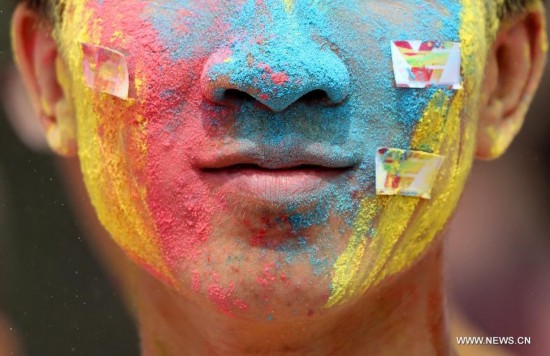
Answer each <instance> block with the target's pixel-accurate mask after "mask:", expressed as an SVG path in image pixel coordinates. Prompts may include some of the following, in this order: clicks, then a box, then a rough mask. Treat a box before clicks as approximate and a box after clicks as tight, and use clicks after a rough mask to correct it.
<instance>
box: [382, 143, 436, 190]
mask: <svg viewBox="0 0 550 356" xmlns="http://www.w3.org/2000/svg"><path fill="white" fill-rule="evenodd" d="M442 162H443V157H442V156H439V155H436V154H433V153H426V152H421V151H410V150H402V149H399V148H387V147H384V148H379V149H378V151H377V153H376V194H378V195H405V196H411V197H419V198H424V199H430V198H431V195H430V193H431V191H432V187H433V185H434V182H435V178H436V176H437V172H438V171H439V167H441V163H442Z"/></svg>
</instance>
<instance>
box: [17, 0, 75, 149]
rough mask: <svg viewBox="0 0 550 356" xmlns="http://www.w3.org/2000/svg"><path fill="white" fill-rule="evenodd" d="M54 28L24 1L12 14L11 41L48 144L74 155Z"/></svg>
mask: <svg viewBox="0 0 550 356" xmlns="http://www.w3.org/2000/svg"><path fill="white" fill-rule="evenodd" d="M52 31H53V28H52V26H51V24H50V23H49V22H48V20H47V19H45V18H44V17H43V16H41V15H40V14H38V13H37V12H35V11H32V10H30V9H29V8H28V7H27V6H26V5H25V4H20V5H18V6H17V8H16V10H15V12H14V14H13V18H12V45H13V53H14V54H15V59H16V62H17V66H18V68H19V71H20V73H21V76H22V78H23V81H24V83H25V86H26V88H27V92H28V93H29V97H30V99H31V102H32V105H33V107H34V110H35V111H36V113H37V114H38V116H39V118H40V121H41V123H42V125H43V126H44V129H45V131H46V137H47V140H48V143H49V145H50V147H51V148H52V149H53V150H54V151H55V152H57V153H59V154H60V155H63V156H74V155H75V154H76V152H77V146H76V124H75V117H74V110H73V107H72V101H71V100H70V95H68V94H69V93H70V91H69V88H68V81H67V80H66V79H67V78H68V76H67V72H68V71H67V68H66V65H65V63H64V61H63V59H62V57H61V55H60V54H59V52H58V48H57V44H56V42H55V40H54V39H53V37H52Z"/></svg>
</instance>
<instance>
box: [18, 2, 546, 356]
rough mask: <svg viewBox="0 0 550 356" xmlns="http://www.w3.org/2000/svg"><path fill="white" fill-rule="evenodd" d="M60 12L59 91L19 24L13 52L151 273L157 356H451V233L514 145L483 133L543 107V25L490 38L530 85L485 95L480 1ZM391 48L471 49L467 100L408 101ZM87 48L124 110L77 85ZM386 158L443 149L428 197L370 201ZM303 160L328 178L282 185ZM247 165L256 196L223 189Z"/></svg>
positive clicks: (149, 5) (144, 305)
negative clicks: (513, 52)
mask: <svg viewBox="0 0 550 356" xmlns="http://www.w3.org/2000/svg"><path fill="white" fill-rule="evenodd" d="M63 4H64V13H63V21H62V22H60V24H59V25H58V26H56V28H55V29H54V31H53V33H54V37H55V42H54V41H51V42H48V41H47V39H43V41H42V40H39V41H36V42H34V43H35V44H36V43H37V44H38V45H35V47H34V52H33V51H31V52H32V53H41V51H42V53H45V54H51V56H47V55H44V56H43V57H42V58H40V56H38V57H39V58H38V59H41V60H44V61H45V62H40V61H39V63H40V64H39V65H35V68H38V67H40V66H50V67H51V68H52V70H53V69H54V68H55V70H54V73H55V74H56V77H55V83H54V84H56V85H57V86H54V87H53V89H51V88H49V89H48V85H45V84H44V83H49V84H52V81H51V78H49V77H46V78H43V77H41V76H40V75H39V74H36V75H37V76H38V80H34V82H33V77H32V75H31V73H30V72H32V70H31V69H30V64H29V63H30V62H31V61H29V60H28V53H30V52H29V51H26V50H25V47H23V46H19V47H18V45H17V43H25V42H26V41H27V43H30V41H28V40H29V38H27V37H25V36H28V35H29V34H28V33H26V32H25V31H24V30H23V29H24V28H25V27H24V26H20V27H18V26H17V24H20V25H23V24H24V20H23V19H24V18H25V17H24V16H25V15H24V13H23V11H24V10H21V11H20V12H21V14H19V15H17V14H16V19H18V18H19V19H21V20H19V21H17V20H16V21H14V23H16V26H15V28H14V33H15V38H16V41H15V42H16V48H19V50H16V53H18V55H19V57H20V59H19V61H20V63H22V64H20V65H21V66H22V68H23V73H26V74H24V75H26V81H27V83H28V85H29V87H30V88H31V93H33V92H34V93H35V97H34V101H35V103H37V104H36V105H37V106H39V107H41V109H40V110H41V111H42V112H43V113H45V114H46V116H47V117H50V118H51V117H55V120H49V121H48V119H46V124H45V126H46V127H47V129H48V130H58V131H59V132H57V131H54V132H53V133H51V134H49V135H48V137H49V140H50V144H51V145H52V147H54V148H56V149H57V150H58V151H59V152H62V153H71V152H73V151H76V147H75V146H76V143H77V144H78V156H79V158H80V163H81V172H82V175H83V179H84V182H85V185H86V189H87V191H88V194H89V195H90V198H91V201H92V203H93V205H94V208H95V210H96V212H97V214H98V216H99V219H100V221H101V223H102V224H103V225H104V226H105V228H106V229H107V230H108V232H109V233H110V235H111V236H112V238H113V239H114V241H115V242H116V243H117V244H118V245H119V246H120V247H122V249H123V250H124V252H125V253H126V255H127V256H129V257H130V258H131V259H132V260H133V261H134V262H136V264H137V265H138V266H140V267H141V268H143V269H144V270H147V271H148V272H149V273H150V275H151V276H154V278H151V277H150V276H149V275H148V274H144V273H141V272H139V270H138V271H137V272H135V273H136V275H137V277H134V285H133V286H132V287H131V288H132V293H133V294H134V295H135V301H134V304H135V305H136V309H137V313H136V314H137V316H138V318H139V320H140V325H141V330H142V339H143V350H144V353H145V354H162V352H166V353H168V354H169V353H170V352H176V351H177V350H187V351H189V352H193V351H194V352H204V353H209V352H210V353H212V352H213V353H216V352H219V353H227V352H231V350H233V351H237V350H238V351H239V352H262V351H263V352H266V351H272V352H280V353H284V352H287V353H292V352H300V353H313V354H317V353H321V352H324V351H325V350H326V351H327V352H331V351H332V352H337V351H342V350H344V351H347V352H349V353H350V354H352V353H354V352H356V353H358V354H361V353H360V352H363V353H362V354H364V352H366V351H369V352H371V353H372V352H375V353H376V354H380V352H381V351H382V350H381V349H380V347H381V345H388V344H392V345H395V348H394V349H393V351H395V352H398V351H399V350H401V351H403V350H408V351H410V350H413V349H412V348H411V347H412V346H413V345H414V346H415V348H414V350H416V351H418V353H420V354H427V353H434V352H435V353H446V352H448V350H449V345H448V344H447V342H446V341H445V339H446V337H445V335H446V328H445V323H444V315H443V306H442V305H443V297H442V293H441V273H440V271H441V260H442V259H441V254H440V250H441V238H440V236H441V231H442V230H443V228H444V226H445V224H446V222H447V220H448V218H449V216H450V215H451V213H452V211H453V209H454V207H455V205H456V202H457V200H458V198H459V196H460V193H461V191H462V187H463V185H464V182H465V180H466V177H467V175H468V172H469V169H470V166H471V163H472V161H473V159H474V153H475V152H476V151H477V154H478V156H480V157H484V156H485V154H484V152H494V151H495V147H496V146H497V145H503V144H502V143H501V141H502V140H501V139H498V140H497V139H495V140H493V141H491V137H490V136H491V134H489V133H490V132H495V130H496V131H497V132H499V131H498V129H499V128H500V127H504V129H503V130H502V131H503V132H504V135H505V136H506V137H509V136H510V135H511V137H513V134H514V133H513V131H509V129H508V128H509V127H511V126H513V127H518V126H521V120H522V117H523V114H524V112H525V111H524V108H525V107H526V106H528V100H527V101H522V100H519V99H518V98H521V97H528V96H529V95H531V94H532V92H534V90H535V88H536V85H537V84H538V79H539V78H540V72H541V70H542V66H543V62H544V61H543V60H541V59H540V58H542V55H541V53H542V52H543V48H542V44H543V38H542V35H541V33H542V32H543V30H544V22H543V20H541V17H540V16H539V17H537V21H538V22H536V21H535V23H536V24H537V26H538V27H536V30H535V31H534V32H533V33H535V35H533V36H534V37H533V40H532V41H531V37H529V36H531V35H529V34H528V31H526V30H525V29H526V28H527V26H525V19H524V20H522V21H523V22H522V21H518V22H517V23H514V22H511V23H512V25H511V28H512V30H513V29H515V27H514V24H515V25H517V24H520V25H521V26H519V25H517V26H516V27H518V26H519V27H520V28H521V29H523V30H525V31H523V32H521V31H520V32H521V33H522V35H521V36H517V37H516V39H515V40H513V38H514V37H513V36H509V35H506V36H505V35H503V36H502V38H501V37H500V36H497V39H496V40H495V42H494V43H501V45H502V46H504V47H506V48H508V47H510V48H516V47H518V48H520V49H523V50H524V51H523V55H524V56H523V58H524V61H523V62H522V61H519V62H518V61H516V62H515V63H516V67H517V66H520V67H522V68H523V65H525V68H527V70H525V71H523V72H521V73H516V74H517V77H515V76H514V75H511V76H506V75H505V74H510V73H503V75H502V78H504V79H502V78H501V76H499V75H498V74H499V73H496V74H495V73H491V72H487V71H486V72H485V73H491V75H490V76H489V77H488V78H489V79H487V77H486V80H485V82H484V81H482V78H483V73H484V68H485V61H484V58H486V57H487V53H489V56H488V60H489V61H491V60H493V59H494V60H496V61H497V63H500V62H499V61H503V60H505V59H502V58H499V57H498V55H497V53H500V52H499V51H498V50H497V49H498V48H497V49H494V48H492V47H491V42H490V41H489V38H492V36H493V35H494V34H495V33H496V29H497V28H498V27H499V26H498V22H497V21H496V18H495V17H494V13H495V12H493V11H494V8H493V7H492V6H489V5H488V6H485V5H484V4H482V3H480V2H478V1H473V0H462V1H444V0H441V1H432V2H425V1H417V0H403V1H387V2H384V3H383V4H382V3H381V2H378V1H351V0H349V1H344V0H340V1H335V2H330V3H328V2H321V1H317V2H312V3H308V4H305V3H303V2H292V1H261V2H258V1H256V2H253V1H241V2H237V3H235V2H231V3H229V2H224V1H208V2H206V3H205V2H203V1H200V2H199V1H196V2H195V1H171V2H164V1H160V2H150V1H139V0H132V1H124V2H121V1H107V0H104V1H70V0H69V1H65V2H63ZM490 4H493V5H494V3H492V2H491V3H490ZM537 11H539V12H538V13H539V15H540V8H538V10H537ZM121 14H124V16H122V15H121ZM214 14H215V16H214ZM395 14H402V16H400V17H396V16H395ZM483 14H486V16H482V15H483ZM18 16H19V17H18ZM28 16H30V15H28ZM419 18H421V19H422V21H419V20H418V19H419ZM485 19H489V20H488V21H486V20H485ZM27 28H28V27H27ZM505 33H508V32H505ZM529 33H530V32H529ZM480 34H486V36H483V35H480ZM34 35H35V36H38V37H39V38H40V36H42V35H41V34H39V33H36V34H34ZM510 38H512V40H511V39H510ZM393 39H402V40H407V39H411V40H415V39H420V40H430V39H441V40H447V41H456V42H461V48H462V63H463V68H462V69H463V89H461V90H449V89H437V88H430V89H418V90H411V89H398V88H394V87H393V86H392V71H391V57H390V40H393ZM499 40H500V41H501V42H499ZM82 42H85V43H92V44H97V45H102V46H105V47H108V48H111V49H113V50H116V51H118V52H120V53H123V54H124V55H125V59H126V61H127V64H128V68H129V74H130V90H129V99H128V100H126V101H124V100H120V99H119V98H115V97H113V96H110V95H108V94H105V93H101V92H100V91H98V90H93V89H91V88H88V87H87V86H86V85H85V81H84V78H83V74H82V61H83V58H82V51H81V47H80V43H82ZM494 43H493V44H494ZM42 44H44V45H43V47H40V46H42ZM48 44H50V45H51V47H48ZM537 46H538V47H537ZM533 48H534V49H533ZM525 53H531V55H532V56H527V57H526V56H525ZM518 58H519V57H518ZM518 58H515V57H514V59H515V60H517V59H518ZM48 61H49V62H48ZM35 63H36V62H35ZM52 63H54V64H52ZM518 63H519V65H518ZM533 63H535V64H536V65H535V64H533ZM496 67H497V68H501V67H499V66H496ZM25 68H27V69H25ZM510 68H512V67H510ZM510 68H508V69H509V70H510V71H512V72H513V70H512V69H510ZM525 68H524V69H525ZM533 68H534V69H533ZM36 73H38V71H37V72H36ZM522 73H523V74H522ZM512 74H513V73H512ZM510 77H511V78H512V79H516V83H520V82H518V81H517V79H518V78H519V79H521V80H522V81H523V82H525V85H519V84H518V85H516V87H517V88H519V89H518V90H519V94H520V95H515V94H516V93H515V91H514V92H513V94H514V95H513V96H512V97H510V96H506V95H505V96H498V95H497V94H498V91H497V90H496V89H495V88H498V85H499V84H503V85H504V84H506V83H504V82H502V81H506V80H509V79H506V78H510ZM48 79H50V80H48ZM40 80H42V83H41V82H40ZM501 82H502V83H501ZM29 83H30V84H29ZM37 87H38V88H40V89H42V90H41V91H38V90H33V88H35V89H36V88H37ZM482 87H483V89H484V90H483V92H484V93H486V94H484V95H485V96H480V90H481V88H482ZM514 88H515V87H514ZM228 90H229V91H228ZM314 90H322V91H324V95H319V92H318V91H314ZM312 91H314V92H313V94H309V95H307V94H308V93H311V92H312ZM44 93H48V94H50V95H45V94H44ZM493 93H497V94H495V96H493ZM245 94H246V95H245ZM304 95H307V96H305V97H304ZM37 97H38V98H37ZM40 97H41V98H40ZM38 99H40V100H38ZM514 99H515V100H514ZM495 103H496V104H495ZM495 106H496V107H495ZM506 107H508V110H502V108H506ZM512 109H513V110H512ZM499 110H501V111H499ZM479 113H481V114H482V115H481V117H482V118H483V120H484V121H483V125H481V124H480V125H481V126H482V127H483V130H481V131H476V130H477V128H478V120H477V119H478V114H479ZM503 113H506V115H504V114H503ZM486 118H491V119H492V121H491V120H489V121H487V119H486ZM505 119H506V120H505ZM511 120H512V121H514V122H515V123H513V125H512V124H510V121H511ZM517 120H520V121H519V123H517V122H516V121H517ZM504 121H506V124H501V123H502V122H504ZM485 128H487V130H485ZM506 130H508V131H506ZM480 132H481V136H479V135H480ZM72 133H74V134H75V136H74V137H73V136H71V135H72ZM483 133H488V134H487V135H483ZM476 134H477V135H478V136H479V137H481V139H479V137H478V142H482V143H483V144H485V146H479V145H477V146H476V141H475V140H474V137H475V136H476ZM484 140H485V141H484ZM509 141H511V138H510V140H509ZM493 143H494V144H493ZM504 145H505V144H504ZM378 147H396V148H402V149H412V150H420V151H425V152H431V153H436V154H439V155H442V156H444V157H445V161H444V163H443V166H442V168H441V171H440V173H439V175H438V178H437V179H436V183H435V186H434V188H433V191H432V199H430V200H424V199H419V198H414V197H402V196H390V197H388V196H376V194H375V191H374V185H373V184H374V178H375V173H374V153H375V152H376V149H377V148H378ZM485 149H487V150H485ZM499 149H500V148H499ZM235 152H241V153H242V152H248V153H249V154H248V155H243V154H241V155H237V158H235V159H231V157H230V155H231V154H232V153H235ZM244 156H246V157H244ZM312 157H316V158H315V159H312ZM319 157H320V158H319ZM311 160H314V161H315V162H314V163H316V164H318V165H322V166H324V168H323V169H321V171H322V172H323V175H322V180H321V181H320V182H319V181H318V180H315V179H312V178H311V176H312V175H313V174H312V173H311V172H306V176H305V177H302V178H300V177H298V178H296V176H285V174H288V170H287V171H285V170H284V168H287V167H293V166H296V165H298V164H303V163H309V164H311V162H310V161H311ZM235 163H248V164H250V163H254V164H256V165H260V166H262V167H263V169H262V171H264V173H262V174H264V176H263V178H261V179H264V180H261V182H262V183H261V185H260V188H258V187H257V186H256V188H254V189H245V188H246V187H245V188H243V187H242V186H236V185H234V184H232V183H231V180H230V179H227V178H224V173H227V172H228V169H227V168H226V167H227V166H228V165H233V164H235ZM220 167H222V168H223V169H220ZM328 167H340V168H341V169H339V170H335V169H331V168H328ZM268 169H269V170H271V172H272V173H273V174H272V175H268V176H269V177H268V179H266V178H265V171H267V170H268ZM291 171H292V170H291ZM241 174H242V171H241ZM270 174H271V173H270ZM232 177H233V178H235V177H234V176H232ZM281 177H283V178H281ZM284 177H288V179H286V178H284ZM239 179H241V181H242V176H238V177H237V181H238V180H239ZM308 179H309V180H308ZM312 181H313V182H314V184H312V183H311V182H312ZM289 182H290V183H289ZM107 249H108V248H107ZM129 288H130V287H129ZM409 296H413V297H412V298H411V301H410V303H405V302H404V300H405V299H406V298H407V297H409ZM403 315H409V317H405V318H404V317H403ZM359 316H361V317H359ZM212 325H217V328H215V329H212V328H211V326H212ZM305 326H307V328H306V327H305ZM236 331H238V333H239V337H238V338H237V339H238V340H239V343H237V344H235V343H234V338H233V339H232V338H231V337H229V338H228V335H232V333H235V332H236ZM328 335H331V337H328ZM352 335H355V336H356V337H357V338H355V337H352ZM360 335H363V336H364V335H370V337H371V338H366V339H365V338H361V336H360ZM382 337H383V338H384V340H386V341H385V342H384V343H370V342H368V340H373V339H381V338H382ZM232 340H233V341H232ZM319 340H321V342H319ZM350 340H352V341H350ZM359 340H362V341H359ZM397 340H399V343H397V344H396V342H397ZM193 345H194V346H193ZM304 345H309V346H304ZM376 345H378V346H376ZM189 347H196V349H191V348H189ZM163 350H164V351H163ZM390 354H391V352H390Z"/></svg>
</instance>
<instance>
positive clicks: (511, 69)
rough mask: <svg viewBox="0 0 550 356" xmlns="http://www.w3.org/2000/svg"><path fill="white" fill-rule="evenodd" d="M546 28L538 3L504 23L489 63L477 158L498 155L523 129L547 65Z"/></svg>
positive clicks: (481, 105) (482, 99) (482, 97)
mask: <svg viewBox="0 0 550 356" xmlns="http://www.w3.org/2000/svg"><path fill="white" fill-rule="evenodd" d="M545 31H546V29H545V18H544V8H543V7H542V6H539V5H537V6H534V7H532V8H529V9H528V10H527V11H526V12H524V13H523V14H520V15H517V16H515V17H512V18H510V19H509V20H507V21H505V22H504V23H503V24H502V25H501V27H500V29H499V31H498V33H497V35H496V38H495V41H494V42H493V45H492V47H491V50H490V51H489V55H488V58H487V63H486V69H485V78H484V81H483V86H482V95H481V102H480V112H479V124H478V134H477V150H476V157H477V158H479V159H494V158H497V157H499V156H500V155H502V154H503V153H504V152H505V151H506V149H507V148H508V147H509V146H510V144H511V143H512V141H513V139H514V137H515V136H516V135H517V133H518V132H519V130H520V129H521V126H522V125H523V121H524V119H525V114H526V113H527V110H528V108H529V105H530V104H531V100H532V97H533V95H534V93H535V91H536V89H537V87H538V85H539V82H540V79H541V76H542V73H543V69H544V65H545V52H546V47H547V44H546V32H545Z"/></svg>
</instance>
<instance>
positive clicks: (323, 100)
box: [298, 89, 331, 104]
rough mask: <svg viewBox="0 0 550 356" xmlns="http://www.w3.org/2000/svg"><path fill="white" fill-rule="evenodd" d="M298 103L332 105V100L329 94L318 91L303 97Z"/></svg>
mask: <svg viewBox="0 0 550 356" xmlns="http://www.w3.org/2000/svg"><path fill="white" fill-rule="evenodd" d="M298 102H302V103H305V104H330V103H331V100H330V99H329V97H328V94H327V92H325V91H324V90H321V89H316V90H312V91H310V92H309V93H306V94H304V95H302V97H300V99H298Z"/></svg>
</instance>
